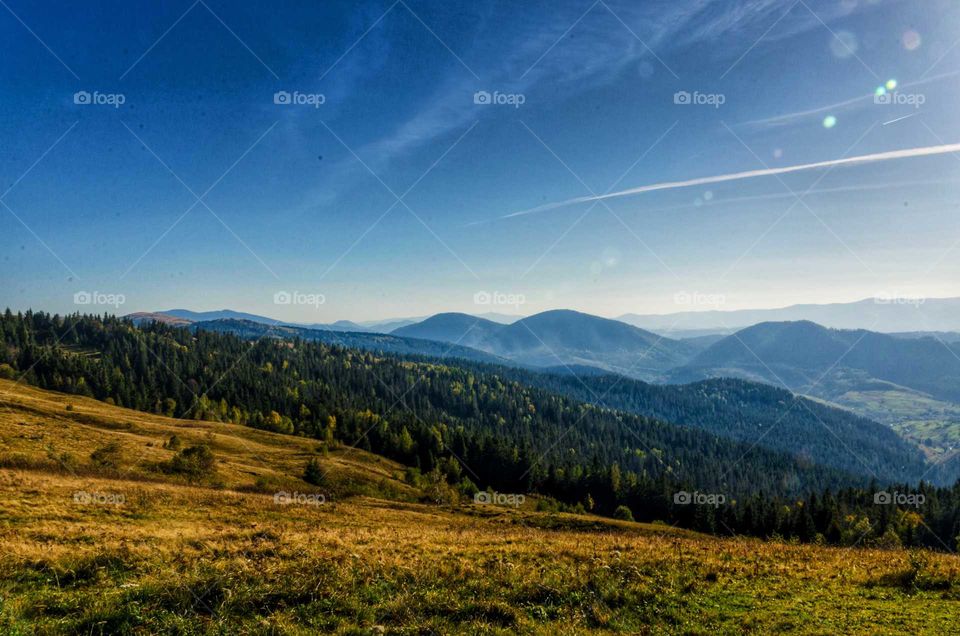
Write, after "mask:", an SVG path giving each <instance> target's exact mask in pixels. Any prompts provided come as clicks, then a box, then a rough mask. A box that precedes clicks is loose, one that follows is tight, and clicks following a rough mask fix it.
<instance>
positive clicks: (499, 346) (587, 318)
mask: <svg viewBox="0 0 960 636" xmlns="http://www.w3.org/2000/svg"><path fill="white" fill-rule="evenodd" d="M392 333H393V335H397V336H403V337H408V338H423V339H426V340H436V341H440V342H449V343H457V344H462V345H465V346H468V347H472V348H475V349H479V350H481V351H486V352H488V353H491V354H493V355H497V356H500V357H502V358H506V359H508V360H512V361H514V362H516V363H520V364H523V365H529V366H534V367H557V366H560V367H562V366H570V365H586V366H591V367H598V368H600V369H605V370H607V371H613V372H616V373H621V374H624V375H628V376H631V377H637V378H642V379H647V380H658V379H661V378H663V377H664V374H665V372H667V371H668V370H669V369H671V368H674V367H676V366H679V365H681V364H683V363H684V362H686V361H687V360H688V359H690V358H691V357H692V356H693V355H694V354H695V353H696V352H697V351H698V348H697V347H696V346H695V345H693V344H690V343H686V342H683V341H679V340H673V339H670V338H665V337H663V336H658V335H656V334H653V333H650V332H649V331H644V330H643V329H639V328H637V327H633V326H631V325H628V324H625V323H623V322H619V321H616V320H611V319H608V318H600V317H598V316H592V315H590V314H584V313H580V312H576V311H571V310H565V309H558V310H553V311H545V312H542V313H539V314H534V315H533V316H528V317H526V318H522V319H520V320H517V321H516V322H514V323H511V324H508V325H503V324H498V323H495V322H492V321H489V320H484V319H482V318H476V317H474V316H470V315H467V314H458V313H446V314H437V315H435V316H431V317H430V318H427V319H426V320H424V321H423V322H420V323H417V324H415V325H410V326H407V327H402V328H400V329H397V330H395V331H393V332H392Z"/></svg>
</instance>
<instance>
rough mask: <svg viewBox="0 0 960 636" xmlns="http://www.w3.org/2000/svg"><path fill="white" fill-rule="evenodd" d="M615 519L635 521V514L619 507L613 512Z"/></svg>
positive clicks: (623, 507) (624, 507)
mask: <svg viewBox="0 0 960 636" xmlns="http://www.w3.org/2000/svg"><path fill="white" fill-rule="evenodd" d="M613 518H614V519H620V520H621V521H633V513H632V512H630V509H629V508H627V507H626V506H617V509H616V510H614V511H613Z"/></svg>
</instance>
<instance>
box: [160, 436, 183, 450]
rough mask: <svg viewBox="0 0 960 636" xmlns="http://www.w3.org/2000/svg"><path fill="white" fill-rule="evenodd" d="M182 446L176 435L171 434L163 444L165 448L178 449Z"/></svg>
mask: <svg viewBox="0 0 960 636" xmlns="http://www.w3.org/2000/svg"><path fill="white" fill-rule="evenodd" d="M182 446H183V442H181V441H180V438H179V437H177V436H176V435H171V436H170V439H168V440H167V442H166V443H165V444H164V445H163V447H164V448H166V449H167V450H172V451H178V450H180V448H181V447H182Z"/></svg>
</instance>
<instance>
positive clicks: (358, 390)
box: [0, 310, 960, 549]
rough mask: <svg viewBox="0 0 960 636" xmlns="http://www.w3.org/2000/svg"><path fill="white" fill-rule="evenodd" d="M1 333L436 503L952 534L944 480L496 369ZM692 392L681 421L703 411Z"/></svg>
mask: <svg viewBox="0 0 960 636" xmlns="http://www.w3.org/2000/svg"><path fill="white" fill-rule="evenodd" d="M0 338H2V341H3V348H2V350H0V377H5V378H8V379H18V380H21V381H23V382H27V383H29V384H32V385H36V386H38V387H41V388H45V389H52V390H56V391H61V392H65V393H72V394H77V395H83V396H88V397H93V398H96V399H99V400H102V401H104V402H107V403H112V404H115V405H117V406H123V407H127V408H132V409H137V410H141V411H147V412H151V413H157V414H162V415H167V416H170V417H177V418H191V419H199V420H206V421H214V422H216V421H220V422H233V423H238V424H242V425H246V426H251V427H255V428H261V429H267V430H272V431H275V432H280V433H285V434H289V435H297V436H305V437H311V438H315V439H318V440H322V441H323V442H324V443H326V444H328V445H336V446H338V447H343V446H347V447H357V448H361V449H364V450H368V451H372V452H374V453H377V454H380V455H383V456H385V457H388V458H391V459H394V460H396V461H398V462H401V463H402V464H404V465H406V466H408V473H409V476H410V478H411V479H428V478H429V479H432V480H434V481H435V482H438V483H442V484H444V485H445V488H444V489H441V490H438V491H437V492H440V493H442V494H441V495H439V496H438V499H439V500H438V502H437V503H444V504H449V503H454V502H456V501H457V500H459V499H460V498H465V497H471V496H472V495H473V494H475V493H476V492H477V491H478V490H479V489H493V490H496V491H498V492H505V493H535V494H537V495H539V496H540V499H539V501H540V504H539V505H540V506H541V507H542V508H544V509H558V510H584V511H587V512H592V513H595V514H601V515H609V516H613V515H616V516H619V517H623V518H633V519H636V520H645V521H662V522H664V523H667V524H671V525H678V526H681V527H687V528H691V529H696V530H703V531H708V532H712V533H716V534H747V535H754V536H760V537H774V536H776V537H782V538H786V539H795V540H798V541H804V542H828V543H836V544H843V545H854V544H872V545H901V544H903V545H922V546H927V547H931V548H934V549H952V548H953V547H954V546H955V545H956V536H957V534H958V533H960V486H958V485H954V486H952V487H934V486H932V485H929V484H927V483H918V484H899V485H898V484H893V483H890V482H881V481H878V480H877V479H875V478H873V477H872V476H871V475H870V474H868V473H867V474H863V473H857V472H855V471H845V470H840V469H838V468H835V467H828V466H822V465H818V464H815V463H812V462H810V461H809V459H808V458H806V457H803V456H800V455H796V456H795V455H792V454H790V453H785V452H782V451H774V450H770V449H767V448H763V447H760V446H756V445H754V444H750V443H747V442H746V441H738V440H735V439H727V438H725V437H721V436H719V435H716V434H714V433H712V432H710V431H709V430H703V429H702V428H700V427H696V426H689V425H685V424H683V423H676V421H667V420H666V419H662V418H654V417H645V416H641V415H638V414H636V413H631V412H628V411H627V410H618V409H615V408H608V407H605V406H601V405H599V404H591V403H589V402H588V401H585V400H578V399H575V398H574V397H571V396H570V395H565V394H563V393H562V392H559V391H556V390H554V391H551V390H549V389H548V388H544V386H532V385H530V384H525V383H523V382H521V381H519V380H518V379H517V378H515V377H510V374H508V373H505V372H503V371H502V370H499V371H498V368H497V367H490V368H487V367H485V366H484V365H463V366H458V365H457V364H456V362H455V361H450V360H444V361H430V360H428V359H423V358H417V359H404V358H403V357H400V356H395V355H388V354H381V353H377V352H371V351H358V350H355V349H349V348H344V347H340V346H332V345H328V344H324V343H319V342H306V341H303V340H300V339H278V338H258V339H244V338H241V337H239V336H237V335H234V334H230V333H215V332H211V331H206V330H191V329H189V328H183V327H171V326H167V325H163V324H159V323H151V324H149V325H142V326H140V327H137V326H135V325H134V324H132V323H131V322H130V321H128V320H125V319H122V318H116V317H111V316H91V315H86V316H84V315H79V314H74V315H68V316H57V315H50V314H46V313H42V312H27V313H22V314H13V313H11V312H10V311H9V310H8V311H7V312H5V313H4V314H3V316H2V318H0ZM540 383H541V384H544V385H546V384H549V383H548V382H543V381H541V382H540ZM620 402H621V404H622V405H624V406H626V405H625V404H624V403H623V402H624V400H623V399H621V400H620ZM696 404H697V402H691V403H690V405H688V406H687V407H686V411H687V412H686V413H685V414H684V415H683V419H684V420H691V421H692V420H696V419H698V418H699V419H701V420H705V419H709V417H710V414H709V413H702V414H695V413H690V412H689V410H690V409H692V408H695V405H696ZM661 411H662V412H663V415H664V416H669V414H670V413H669V411H668V410H667V409H661ZM678 419H680V418H679V417H678ZM816 434H820V433H816ZM903 502H911V503H910V504H904V503H903Z"/></svg>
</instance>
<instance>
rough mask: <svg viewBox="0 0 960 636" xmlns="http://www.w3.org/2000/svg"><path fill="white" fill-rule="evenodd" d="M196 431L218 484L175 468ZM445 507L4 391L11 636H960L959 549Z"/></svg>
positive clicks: (189, 433) (131, 418)
mask: <svg viewBox="0 0 960 636" xmlns="http://www.w3.org/2000/svg"><path fill="white" fill-rule="evenodd" d="M174 435H175V436H177V438H179V439H180V440H181V443H182V445H183V447H188V446H190V445H193V444H200V443H204V444H208V445H209V446H210V448H211V449H212V450H213V453H214V456H215V458H216V462H215V465H214V470H213V471H212V473H211V474H209V475H205V476H203V477H202V478H199V479H188V478H186V477H184V476H183V475H179V474H174V473H168V472H165V471H164V470H162V468H161V467H162V466H163V465H164V462H169V461H170V459H171V458H172V457H173V456H174V455H175V453H176V452H177V451H176V450H174V449H171V448H168V447H167V446H169V445H170V444H169V440H170V438H171V437H172V436H174ZM112 443H113V445H112V446H111V444H112ZM104 447H110V450H109V451H108V452H106V453H104V452H101V453H100V454H99V455H98V457H99V459H100V461H95V460H94V459H92V458H91V455H93V454H95V452H96V451H97V450H98V449H103V448H104ZM104 456H106V460H105V459H104ZM310 458H317V459H318V460H319V461H320V463H321V465H322V466H323V469H324V471H325V476H324V480H323V485H322V486H311V485H309V484H307V483H306V482H304V481H302V480H301V479H300V475H301V474H302V473H303V467H304V465H305V463H306V462H307V461H308V460H309V459H310ZM278 491H288V492H291V493H292V492H297V493H302V494H305V495H316V494H322V495H324V499H323V501H322V502H320V500H319V499H316V500H308V501H303V502H299V503H290V504H285V505H284V504H278V503H276V501H275V497H274V493H275V492H278ZM425 501H426V498H425V497H424V496H423V493H421V492H420V491H419V490H417V489H416V488H413V487H411V486H409V485H407V484H406V483H405V482H404V480H403V469H402V467H401V466H399V465H396V464H393V463H391V462H388V461H386V460H383V459H381V458H378V457H375V456H372V455H369V454H366V453H363V452H360V451H353V450H349V449H339V450H331V451H329V452H324V450H323V449H322V447H321V445H320V444H318V442H316V441H313V440H305V439H300V438H295V437H289V436H281V435H276V434H272V433H266V432H262V431H256V430H251V429H248V428H242V427H238V426H231V425H226V424H218V423H207V422H187V421H180V420H171V419H167V418H163V417H159V416H152V415H147V414H143V413H138V412H135V411H129V410H126V409H120V408H116V407H112V406H108V405H105V404H102V403H100V402H96V401H93V400H87V399H82V398H76V397H73V396H66V395H60V394H55V393H50V392H45V391H40V390H37V389H33V388H30V387H24V386H17V385H14V384H13V383H12V382H6V381H3V382H0V633H3V634H33V633H41V634H45V633H53V634H117V633H140V634H154V633H171V634H208V633H212V634H315V633H337V634H391V633H398V634H432V633H438V634H447V633H491V634H514V633H532V634H559V633H563V634H578V633H601V634H613V633H641V634H740V633H756V634H771V633H804V634H808V633H809V634H839V633H853V634H947V633H958V632H960V559H958V558H957V557H956V556H953V555H946V554H937V553H930V552H924V551H913V552H908V551H883V550H869V549H841V548H828V547H818V546H800V545H788V544H784V543H779V542H764V541H759V540H755V539H721V538H714V537H708V536H703V535H698V534H695V533H691V532H687V531H682V530H678V529H674V528H669V527H666V526H662V525H657V524H638V523H629V522H618V521H611V520H606V519H601V518H598V517H592V516H577V515H567V514H548V513H538V512H535V511H533V510H532V509H529V507H524V508H520V509H514V508H509V507H501V506H493V505H488V506H479V505H475V504H472V503H464V504H462V505H460V506H443V507H441V506H437V505H433V504H430V503H425Z"/></svg>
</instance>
